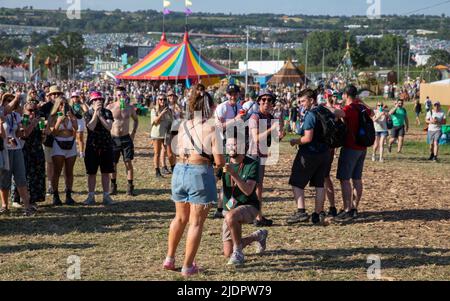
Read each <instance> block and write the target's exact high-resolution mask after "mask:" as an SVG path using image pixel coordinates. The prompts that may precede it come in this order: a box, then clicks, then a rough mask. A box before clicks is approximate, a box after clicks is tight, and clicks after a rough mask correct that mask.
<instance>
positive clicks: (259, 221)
mask: <svg viewBox="0 0 450 301" xmlns="http://www.w3.org/2000/svg"><path fill="white" fill-rule="evenodd" d="M257 101H258V105H259V112H258V113H257V114H253V115H252V116H251V117H250V120H249V124H248V128H249V134H250V141H249V143H250V149H249V154H250V156H251V157H252V158H253V159H254V160H256V161H258V163H259V173H258V174H259V178H258V183H257V185H256V195H257V196H258V200H259V207H260V212H259V214H258V216H257V217H256V219H255V226H257V227H270V226H272V224H273V221H272V220H270V219H267V218H265V217H264V216H263V214H262V203H263V189H264V175H265V169H266V163H267V160H268V158H269V147H271V144H272V136H273V135H278V138H279V139H283V138H284V136H285V133H284V130H283V119H282V118H278V119H277V118H275V117H274V116H273V115H272V114H271V112H272V110H273V106H274V104H275V102H276V98H275V96H274V95H273V94H272V93H270V92H268V91H261V92H260V95H259V96H258V99H257ZM280 117H282V116H280Z"/></svg>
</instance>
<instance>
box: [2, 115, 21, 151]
mask: <svg viewBox="0 0 450 301" xmlns="http://www.w3.org/2000/svg"><path fill="white" fill-rule="evenodd" d="M21 122H22V117H21V116H20V114H19V113H16V112H12V113H11V114H9V115H8V116H6V118H5V122H4V123H3V128H4V129H5V132H6V141H5V145H6V149H8V150H18V149H22V148H23V144H24V141H22V140H21V139H19V138H17V136H16V131H17V129H18V128H19V126H20V123H21ZM10 138H13V139H14V140H15V141H16V145H13V144H10V143H8V142H9V140H10Z"/></svg>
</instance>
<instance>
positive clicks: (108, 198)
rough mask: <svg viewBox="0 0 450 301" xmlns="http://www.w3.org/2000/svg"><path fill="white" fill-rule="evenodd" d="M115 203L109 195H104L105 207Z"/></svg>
mask: <svg viewBox="0 0 450 301" xmlns="http://www.w3.org/2000/svg"><path fill="white" fill-rule="evenodd" d="M114 204H115V203H114V201H113V200H112V199H111V197H110V196H109V194H108V195H103V205H105V206H110V205H114Z"/></svg>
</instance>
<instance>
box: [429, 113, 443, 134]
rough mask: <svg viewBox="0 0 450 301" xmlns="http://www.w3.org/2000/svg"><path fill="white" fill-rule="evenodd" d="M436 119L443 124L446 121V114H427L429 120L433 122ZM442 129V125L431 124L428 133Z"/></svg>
mask: <svg viewBox="0 0 450 301" xmlns="http://www.w3.org/2000/svg"><path fill="white" fill-rule="evenodd" d="M434 118H437V120H438V122H442V121H443V120H445V119H446V117H445V113H444V112H442V111H441V112H428V113H427V120H433V119H434ZM441 128H442V125H441V124H429V125H428V131H429V132H437V131H440V130H441Z"/></svg>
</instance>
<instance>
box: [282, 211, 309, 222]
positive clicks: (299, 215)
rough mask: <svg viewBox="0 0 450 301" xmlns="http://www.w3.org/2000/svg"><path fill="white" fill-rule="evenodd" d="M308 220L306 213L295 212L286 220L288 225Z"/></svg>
mask: <svg viewBox="0 0 450 301" xmlns="http://www.w3.org/2000/svg"><path fill="white" fill-rule="evenodd" d="M308 221H309V215H308V213H306V212H305V213H302V212H298V211H297V212H295V214H294V215H293V216H291V217H289V218H288V219H287V220H286V222H287V224H288V225H293V224H298V223H306V222H308Z"/></svg>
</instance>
